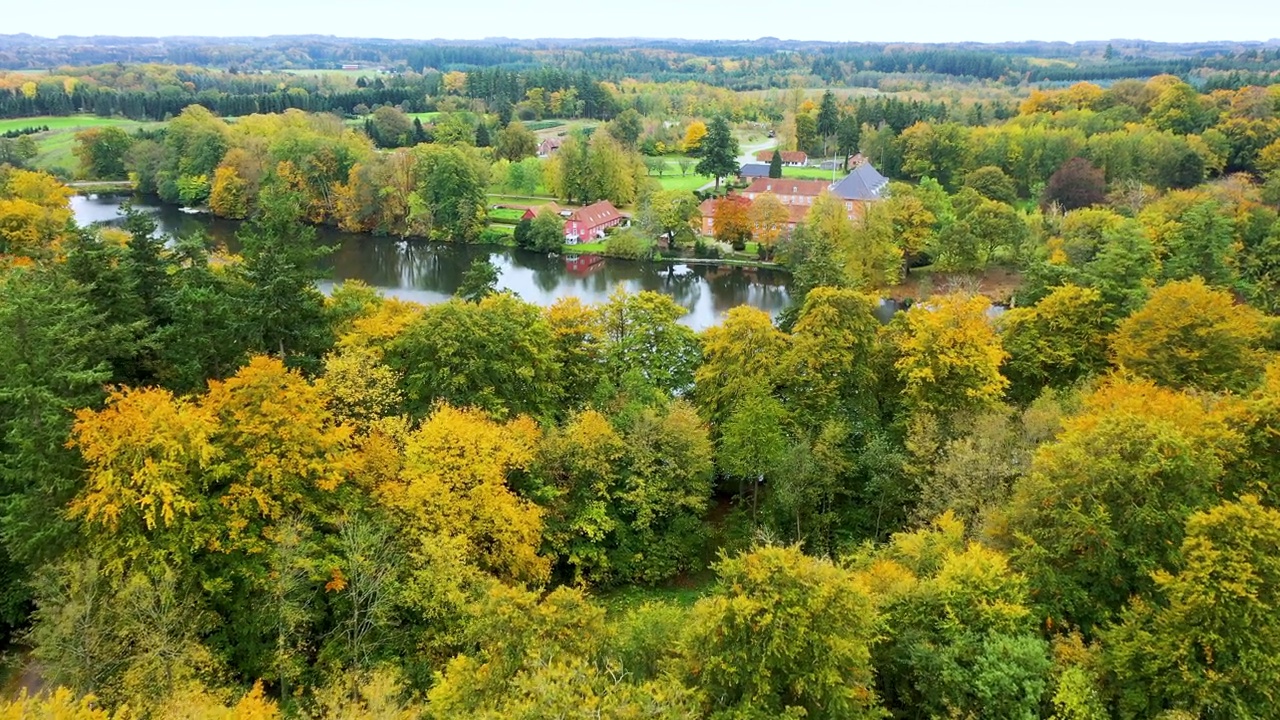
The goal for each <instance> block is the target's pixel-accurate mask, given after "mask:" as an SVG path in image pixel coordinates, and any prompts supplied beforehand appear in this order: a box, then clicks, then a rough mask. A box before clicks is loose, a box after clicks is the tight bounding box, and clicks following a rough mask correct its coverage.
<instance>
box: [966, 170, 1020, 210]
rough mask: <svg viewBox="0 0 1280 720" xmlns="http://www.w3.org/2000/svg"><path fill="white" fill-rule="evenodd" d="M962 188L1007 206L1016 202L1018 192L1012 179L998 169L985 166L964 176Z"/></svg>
mask: <svg viewBox="0 0 1280 720" xmlns="http://www.w3.org/2000/svg"><path fill="white" fill-rule="evenodd" d="M964 186H965V187H969V188H973V189H974V190H976V191H978V192H979V193H980V194H981V195H982V196H983V197H985V198H987V199H988V200H996V201H998V202H1002V203H1005V204H1007V205H1013V204H1014V203H1016V202H1017V201H1018V191H1017V188H1016V187H1014V184H1013V179H1012V178H1010V177H1009V176H1008V175H1006V174H1005V173H1004V171H1003V170H1001V169H1000V168H998V167H994V166H991V165H986V166H983V167H980V168H978V169H977V170H974V171H973V172H971V173H969V174H968V175H965V176H964Z"/></svg>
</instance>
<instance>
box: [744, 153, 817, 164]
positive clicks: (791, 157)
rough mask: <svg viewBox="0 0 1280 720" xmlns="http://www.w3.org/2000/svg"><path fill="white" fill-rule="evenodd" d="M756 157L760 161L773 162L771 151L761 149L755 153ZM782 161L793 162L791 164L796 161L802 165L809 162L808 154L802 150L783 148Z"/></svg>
mask: <svg viewBox="0 0 1280 720" xmlns="http://www.w3.org/2000/svg"><path fill="white" fill-rule="evenodd" d="M756 159H757V160H759V161H760V162H773V151H772V150H761V151H760V152H758V153H756ZM782 162H784V163H788V164H793V165H794V164H797V163H798V164H800V165H803V164H805V163H807V162H809V155H808V153H805V152H802V151H800V150H783V151H782Z"/></svg>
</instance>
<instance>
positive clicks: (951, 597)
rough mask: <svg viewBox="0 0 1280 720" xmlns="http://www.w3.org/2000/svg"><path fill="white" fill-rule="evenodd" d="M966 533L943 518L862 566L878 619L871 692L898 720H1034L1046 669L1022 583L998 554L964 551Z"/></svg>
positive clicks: (896, 539)
mask: <svg viewBox="0 0 1280 720" xmlns="http://www.w3.org/2000/svg"><path fill="white" fill-rule="evenodd" d="M964 530H965V529H964V526H963V525H962V524H961V523H960V522H958V521H957V520H956V519H955V518H954V517H953V516H951V515H950V514H945V515H943V516H942V517H940V518H937V519H936V520H935V521H934V522H933V523H931V525H930V527H928V528H927V529H924V530H919V531H917V532H913V533H899V534H896V535H894V536H893V538H892V540H891V541H890V543H889V544H888V546H886V547H884V548H883V549H881V550H879V551H878V552H876V553H874V554H870V553H868V554H869V555H870V557H866V558H861V559H860V561H859V563H858V565H859V566H860V567H859V576H860V578H861V579H862V580H863V582H864V583H865V584H866V585H867V586H868V587H869V588H871V589H872V592H873V593H874V597H875V598H876V605H877V607H878V608H879V609H880V610H881V611H882V612H883V613H884V614H885V625H884V627H885V628H886V635H887V637H886V638H885V639H884V640H883V641H882V642H880V643H878V644H877V645H876V647H875V649H874V651H873V658H874V660H875V665H876V686H877V690H878V691H879V694H880V696H881V697H882V698H883V699H884V702H885V704H886V705H887V706H888V707H889V708H890V710H891V711H893V712H896V713H897V714H900V715H909V714H914V713H920V714H923V715H926V716H930V717H948V716H949V717H964V716H967V715H976V714H980V715H981V716H982V717H990V718H1007V719H1008V720H1022V719H1023V718H1028V717H1034V716H1035V715H1034V710H1033V708H1035V707H1036V706H1037V705H1038V704H1039V702H1040V697H1041V695H1042V694H1043V693H1044V691H1045V689H1046V687H1047V686H1048V679H1049V678H1048V675H1049V665H1050V664H1049V657H1048V644H1047V643H1046V642H1045V641H1044V640H1042V639H1041V638H1040V637H1038V633H1037V628H1036V622H1035V617H1034V616H1033V615H1032V614H1031V609H1030V603H1029V597H1028V587H1027V581H1026V578H1025V577H1024V576H1023V575H1022V574H1021V573H1018V572H1017V571H1015V570H1013V569H1012V568H1011V567H1010V566H1009V562H1008V559H1007V558H1006V557H1005V556H1004V555H1002V554H1001V553H999V552H997V551H995V550H991V549H989V548H987V547H985V546H983V545H981V544H978V543H969V544H967V545H966V543H965V541H964V536H965V532H964Z"/></svg>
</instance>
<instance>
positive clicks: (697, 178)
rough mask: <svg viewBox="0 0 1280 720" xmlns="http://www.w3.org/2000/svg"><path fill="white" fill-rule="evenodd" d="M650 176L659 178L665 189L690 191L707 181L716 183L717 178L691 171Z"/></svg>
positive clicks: (659, 182)
mask: <svg viewBox="0 0 1280 720" xmlns="http://www.w3.org/2000/svg"><path fill="white" fill-rule="evenodd" d="M649 177H652V178H654V179H655V180H657V181H658V184H659V185H661V186H662V189H663V190H688V191H690V192H693V191H694V190H697V189H699V188H701V187H702V186H703V185H706V184H707V183H714V182H715V181H716V179H715V178H713V177H711V176H709V175H698V174H697V173H689V174H688V175H679V174H676V175H664V176H663V177H657V176H654V175H650V176H649Z"/></svg>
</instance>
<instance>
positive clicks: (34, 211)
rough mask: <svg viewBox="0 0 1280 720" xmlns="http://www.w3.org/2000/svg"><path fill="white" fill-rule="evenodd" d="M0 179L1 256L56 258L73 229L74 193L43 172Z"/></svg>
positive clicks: (10, 174) (23, 172)
mask: <svg viewBox="0 0 1280 720" xmlns="http://www.w3.org/2000/svg"><path fill="white" fill-rule="evenodd" d="M0 178H5V180H4V184H3V185H2V186H0V255H25V256H28V257H46V256H49V255H56V254H57V252H58V248H59V246H60V245H61V243H62V240H63V239H65V238H66V236H67V234H68V232H69V231H70V230H71V229H72V222H71V220H72V214H71V204H70V198H71V189H70V188H68V187H67V186H65V185H63V184H62V183H61V182H59V181H58V180H57V179H55V178H54V177H53V176H51V175H46V174H45V173H42V172H30V171H27V170H11V171H9V172H8V174H7V176H5V175H0Z"/></svg>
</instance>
